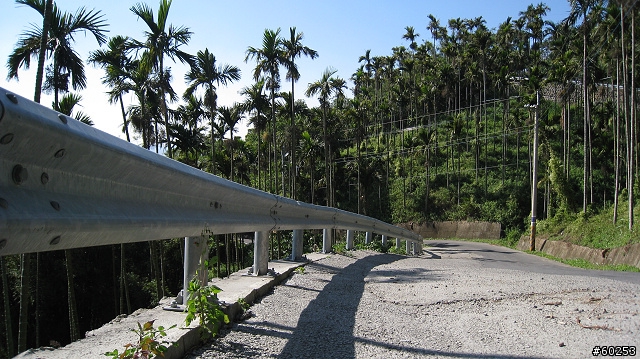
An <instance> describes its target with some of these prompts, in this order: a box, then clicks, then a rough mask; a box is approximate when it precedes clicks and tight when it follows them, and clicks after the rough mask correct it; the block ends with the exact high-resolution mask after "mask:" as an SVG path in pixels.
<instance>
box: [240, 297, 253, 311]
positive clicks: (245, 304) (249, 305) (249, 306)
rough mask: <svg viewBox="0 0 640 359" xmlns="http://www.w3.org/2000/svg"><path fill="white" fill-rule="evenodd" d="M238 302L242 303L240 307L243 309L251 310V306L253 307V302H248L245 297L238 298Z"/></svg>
mask: <svg viewBox="0 0 640 359" xmlns="http://www.w3.org/2000/svg"><path fill="white" fill-rule="evenodd" d="M238 304H240V307H241V308H242V310H243V311H247V310H249V308H251V304H249V303H247V301H246V300H244V299H243V298H238Z"/></svg>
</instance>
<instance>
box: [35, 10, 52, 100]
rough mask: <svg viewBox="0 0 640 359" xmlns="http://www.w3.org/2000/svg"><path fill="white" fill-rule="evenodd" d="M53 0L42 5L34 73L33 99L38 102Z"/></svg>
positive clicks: (40, 93)
mask: <svg viewBox="0 0 640 359" xmlns="http://www.w3.org/2000/svg"><path fill="white" fill-rule="evenodd" d="M52 9H53V0H47V2H46V3H45V6H44V16H43V18H44V19H43V20H42V38H41V39H40V52H39V53H38V71H37V73H36V92H35V94H34V95H33V100H34V101H35V102H37V103H40V96H41V95H42V77H43V76H44V61H45V58H46V51H47V42H48V40H49V29H50V28H51V13H52V11H51V10H52Z"/></svg>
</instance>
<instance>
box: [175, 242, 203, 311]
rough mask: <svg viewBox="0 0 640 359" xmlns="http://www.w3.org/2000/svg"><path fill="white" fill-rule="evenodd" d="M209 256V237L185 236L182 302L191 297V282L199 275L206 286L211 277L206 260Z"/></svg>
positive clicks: (201, 283)
mask: <svg viewBox="0 0 640 359" xmlns="http://www.w3.org/2000/svg"><path fill="white" fill-rule="evenodd" d="M208 257H209V251H208V246H207V238H206V237H205V236H199V237H185V238H184V272H183V274H182V303H179V304H186V303H187V300H188V299H189V282H190V281H191V280H192V279H193V278H195V277H196V273H197V275H198V277H197V278H198V281H200V285H202V286H206V285H207V283H208V279H209V274H208V273H207V267H206V266H205V262H206V261H207V259H208Z"/></svg>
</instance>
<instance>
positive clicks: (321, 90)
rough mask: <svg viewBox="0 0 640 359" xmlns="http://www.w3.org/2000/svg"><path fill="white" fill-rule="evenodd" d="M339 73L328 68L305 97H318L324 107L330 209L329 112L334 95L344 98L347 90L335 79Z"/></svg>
mask: <svg viewBox="0 0 640 359" xmlns="http://www.w3.org/2000/svg"><path fill="white" fill-rule="evenodd" d="M337 72H338V70H334V69H331V68H327V69H326V70H325V71H324V72H323V73H322V77H321V78H320V80H317V81H315V82H312V83H310V84H309V86H308V87H307V91H306V92H305V95H306V96H307V97H311V96H314V95H318V99H319V100H320V107H322V140H323V143H324V166H325V168H324V170H325V180H326V182H327V197H326V200H327V206H328V207H330V206H331V205H332V203H331V199H330V198H331V193H332V191H333V188H332V184H331V178H330V176H329V154H330V150H331V149H330V148H329V141H328V136H327V135H328V134H327V112H328V110H329V99H330V97H331V96H332V95H335V96H337V97H338V96H342V95H343V91H342V90H343V89H344V88H346V84H345V81H344V80H343V79H341V78H339V77H333V75H335V74H336V73H337Z"/></svg>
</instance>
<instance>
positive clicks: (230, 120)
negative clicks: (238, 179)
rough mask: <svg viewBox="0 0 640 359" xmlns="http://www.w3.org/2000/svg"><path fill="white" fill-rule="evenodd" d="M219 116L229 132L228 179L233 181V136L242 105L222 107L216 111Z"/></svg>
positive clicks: (240, 119)
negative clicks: (229, 161)
mask: <svg viewBox="0 0 640 359" xmlns="http://www.w3.org/2000/svg"><path fill="white" fill-rule="evenodd" d="M218 113H219V114H220V122H221V123H222V124H224V126H225V129H226V130H227V131H229V148H230V154H231V156H230V159H231V168H230V172H229V173H230V176H229V179H231V180H232V181H233V134H234V133H235V132H237V130H236V126H237V125H238V123H240V121H242V105H240V104H238V103H234V104H233V106H231V107H229V106H222V107H220V109H219V110H218Z"/></svg>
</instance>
